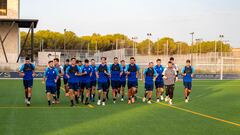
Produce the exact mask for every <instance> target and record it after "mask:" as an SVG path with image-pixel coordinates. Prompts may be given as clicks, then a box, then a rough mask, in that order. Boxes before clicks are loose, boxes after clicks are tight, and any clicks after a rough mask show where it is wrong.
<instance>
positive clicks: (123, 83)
mask: <svg viewBox="0 0 240 135" xmlns="http://www.w3.org/2000/svg"><path fill="white" fill-rule="evenodd" d="M121 65H122V69H123V73H122V75H121V77H120V90H121V92H122V98H121V101H124V95H125V93H124V91H125V87H126V72H125V69H126V62H125V60H122V61H121Z"/></svg>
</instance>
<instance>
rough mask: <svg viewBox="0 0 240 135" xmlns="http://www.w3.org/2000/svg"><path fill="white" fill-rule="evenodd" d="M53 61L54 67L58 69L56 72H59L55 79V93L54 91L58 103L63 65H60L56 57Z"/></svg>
mask: <svg viewBox="0 0 240 135" xmlns="http://www.w3.org/2000/svg"><path fill="white" fill-rule="evenodd" d="M53 62H54V66H55V68H56V69H57V70H58V73H59V77H58V80H57V93H56V94H57V100H56V104H59V102H60V101H59V98H60V89H61V76H63V67H62V66H61V65H60V63H59V59H58V58H55V59H54V61H53Z"/></svg>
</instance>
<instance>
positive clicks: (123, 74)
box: [120, 66, 127, 82]
mask: <svg viewBox="0 0 240 135" xmlns="http://www.w3.org/2000/svg"><path fill="white" fill-rule="evenodd" d="M122 69H123V73H122V75H121V77H120V81H121V82H125V81H126V76H127V75H126V71H125V70H126V66H124V67H122Z"/></svg>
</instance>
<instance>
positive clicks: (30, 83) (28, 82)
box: [23, 80, 33, 89]
mask: <svg viewBox="0 0 240 135" xmlns="http://www.w3.org/2000/svg"><path fill="white" fill-rule="evenodd" d="M23 85H24V88H25V89H27V88H32V86H33V80H23Z"/></svg>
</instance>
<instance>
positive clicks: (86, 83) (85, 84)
mask: <svg viewBox="0 0 240 135" xmlns="http://www.w3.org/2000/svg"><path fill="white" fill-rule="evenodd" d="M85 88H86V89H90V88H91V83H90V82H82V83H81V89H85Z"/></svg>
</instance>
